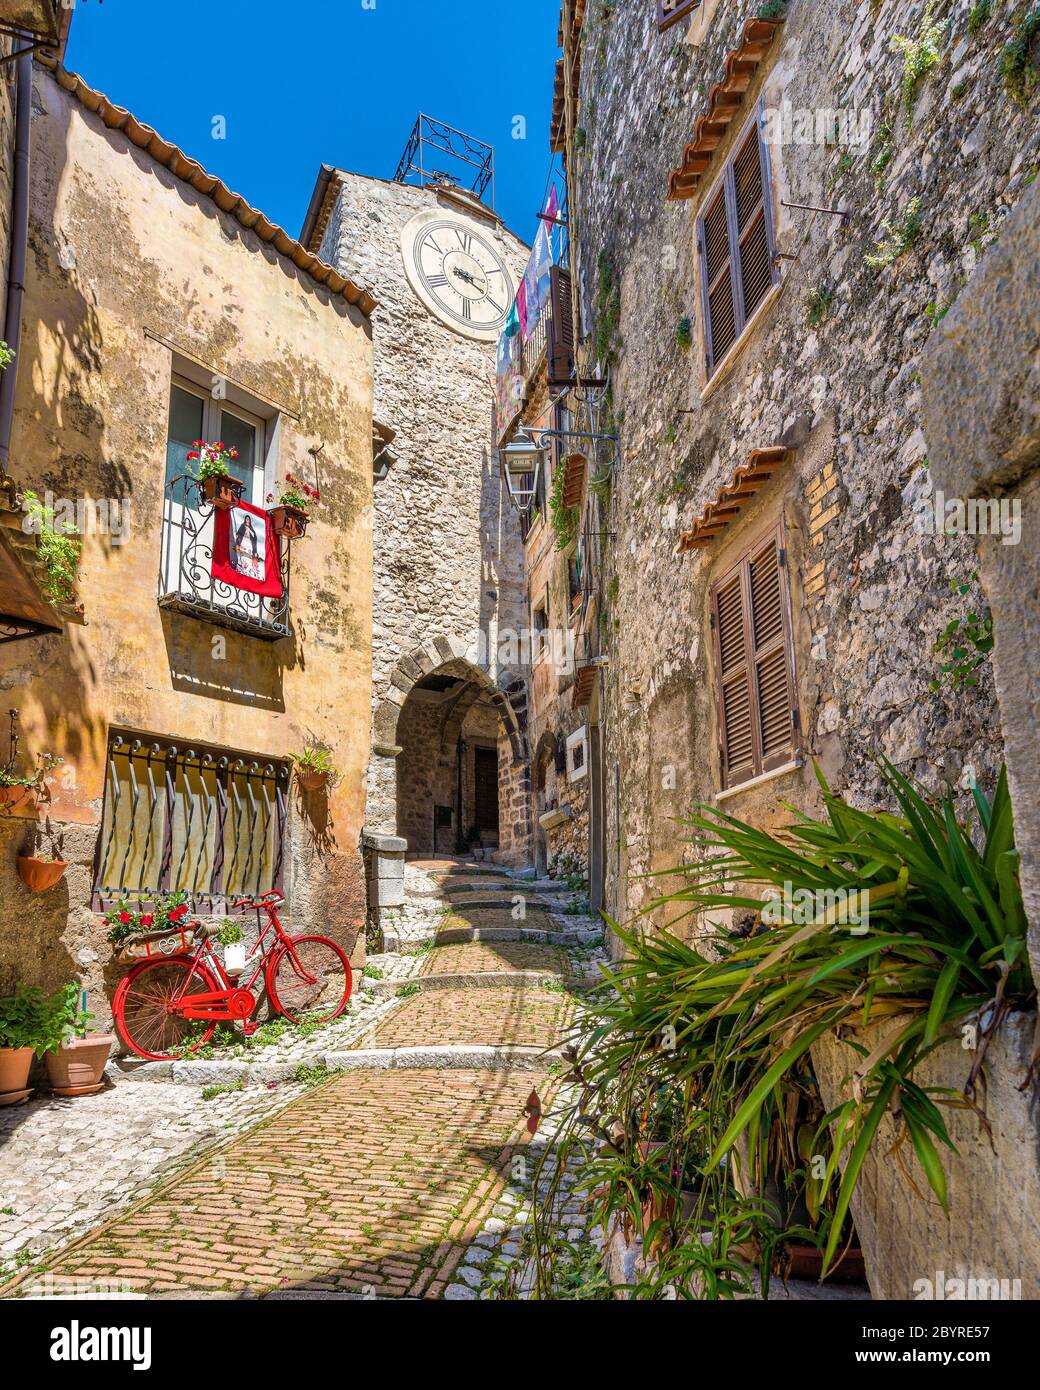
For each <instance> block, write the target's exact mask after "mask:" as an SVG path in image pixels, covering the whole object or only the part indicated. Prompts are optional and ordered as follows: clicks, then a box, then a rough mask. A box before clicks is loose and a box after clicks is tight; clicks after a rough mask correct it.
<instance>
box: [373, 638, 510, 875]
mask: <svg viewBox="0 0 1040 1390" xmlns="http://www.w3.org/2000/svg"><path fill="white" fill-rule="evenodd" d="M504 680H505V687H504V688H501V687H500V686H499V685H497V684H496V683H495V680H494V679H493V678H492V676H491V674H490V671H489V668H488V666H487V665H486V664H482V663H479V662H475V661H473V660H472V659H471V653H470V644H469V643H468V642H464V641H462V640H461V639H459V638H455V637H449V638H446V637H434V638H431V639H430V640H429V641H428V642H426V643H424V644H423V646H422V647H419V648H416V650H415V651H413V652H411V653H409V655H408V656H405V657H402V658H401V660H400V661H399V662H398V663H397V666H396V667H395V669H394V671H393V673H392V675H391V678H390V685H389V687H388V689H387V690H386V692H385V694H384V695H383V696H382V698H381V699H379V700H378V701H377V704H376V709H375V715H374V721H373V760H372V766H371V769H370V775H369V787H368V824H369V834H370V835H371V834H372V833H378V834H380V835H381V836H382V837H384V838H385V837H393V838H394V839H395V843H396V845H399V846H400V848H401V850H402V851H403V850H404V847H405V842H408V844H407V849H408V853H410V854H419V855H422V854H425V853H431V852H432V853H440V854H444V853H453V852H455V850H456V846H457V844H458V843H459V842H460V837H461V838H462V839H464V838H465V836H466V835H467V833H468V832H469V831H470V828H471V827H470V826H468V825H463V824H462V821H463V819H464V818H465V814H466V812H467V809H468V807H469V806H470V805H471V804H472V798H468V797H467V785H468V783H467V779H468V778H470V777H471V776H472V775H473V774H472V769H471V766H470V760H469V759H470V753H471V752H472V750H473V749H476V748H481V747H483V748H485V749H487V748H488V746H489V745H490V746H494V745H495V743H496V742H497V744H498V747H499V756H498V772H499V808H498V809H499V817H498V820H499V830H498V835H499V843H498V845H497V847H496V846H494V845H493V844H489V846H488V848H489V853H490V854H491V856H493V857H494V858H495V860H496V861H497V862H505V863H513V864H526V863H528V862H529V860H530V769H529V761H528V748H527V686H526V682H525V681H524V680H523V679H522V678H520V677H519V676H516V677H513V676H511V675H510V674H509V673H506V675H505V677H504ZM413 695H414V698H413ZM410 699H411V704H409V700H410ZM419 706H423V707H424V710H423V713H422V715H421V717H420V716H418V715H416V710H417V709H418V707H419ZM489 720H493V721H494V723H495V724H496V725H497V729H498V731H499V737H498V739H497V740H496V739H495V738H494V737H493V736H492V735H491V734H490V733H489ZM417 722H418V723H419V724H421V725H423V728H421V729H420V728H417V727H416V724H417ZM424 739H425V743H423V740H424ZM420 744H422V752H421V753H420V751H419V745H420ZM406 745H407V746H406ZM462 745H465V755H466V759H467V761H466V763H465V765H464V766H463V767H462V768H461V769H460V767H459V766H458V758H459V756H460V754H459V749H460V746H462ZM419 756H421V757H423V758H424V759H425V760H426V763H427V766H426V768H425V769H424V770H423V772H422V775H421V776H419V775H418V774H417V772H416V768H415V766H414V763H415V760H416V758H417V757H419ZM453 759H454V760H455V766H454V776H455V783H454V787H453V786H452V785H451V781H450V778H451V774H452V760H453ZM460 777H461V779H462V781H463V783H464V785H463V786H462V788H461V791H460V786H459V779H460ZM449 792H450V793H451V795H450V796H449ZM402 794H403V795H404V796H405V797H406V798H407V799H408V805H407V806H406V805H404V804H402ZM423 797H425V798H426V803H425V804H421V803H422V798H423ZM449 805H450V806H451V807H452V808H453V816H452V824H451V827H450V830H449V827H448V825H447V824H446V823H445V822H446V820H447V814H446V808H447V807H448V806H449ZM438 806H439V807H440V808H441V810H440V813H439V814H440V816H441V820H442V824H441V826H440V831H441V833H440V834H438V828H437V818H438V810H437V807H438ZM406 830H407V831H408V832H410V833H405V831H406ZM445 832H446V833H445ZM488 838H490V837H488Z"/></svg>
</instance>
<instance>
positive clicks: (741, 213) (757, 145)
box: [733, 123, 773, 323]
mask: <svg viewBox="0 0 1040 1390" xmlns="http://www.w3.org/2000/svg"><path fill="white" fill-rule="evenodd" d="M761 143H762V142H761V138H760V136H759V133H758V125H757V123H756V125H755V127H754V129H753V130H752V131H751V134H750V135H749V136H748V138H747V140H746V141H745V142H744V144H743V146H742V148H741V149H740V151H739V153H738V154H737V157H736V159H735V160H734V161H733V193H734V202H735V204H736V212H737V231H738V234H739V237H740V248H739V253H738V254H739V259H740V278H741V292H742V296H743V317H744V322H745V323H746V322H747V320H748V319H749V318H750V317H751V315H752V314H753V313H754V312H755V310H756V309H757V308H758V306H759V304H761V303H762V300H763V299H765V297H766V295H767V294H768V292H769V290H770V287H771V286H772V284H773V251H772V246H771V238H770V236H769V226H768V223H767V221H766V208H765V197H764V192H765V188H764V184H763V180H762V149H761Z"/></svg>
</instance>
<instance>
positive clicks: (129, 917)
mask: <svg viewBox="0 0 1040 1390" xmlns="http://www.w3.org/2000/svg"><path fill="white" fill-rule="evenodd" d="M119 920H120V921H121V922H122V924H123V926H124V927H125V926H127V925H128V924H129V923H130V922H132V921H133V920H134V914H133V913H132V912H121V913H120V914H119Z"/></svg>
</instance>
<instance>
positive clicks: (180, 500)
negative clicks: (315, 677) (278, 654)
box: [158, 474, 292, 642]
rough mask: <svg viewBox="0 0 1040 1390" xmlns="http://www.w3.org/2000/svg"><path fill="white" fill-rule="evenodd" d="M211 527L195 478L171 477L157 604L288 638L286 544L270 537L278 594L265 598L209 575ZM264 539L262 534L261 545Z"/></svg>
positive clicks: (210, 511) (210, 510) (272, 638)
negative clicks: (279, 584)
mask: <svg viewBox="0 0 1040 1390" xmlns="http://www.w3.org/2000/svg"><path fill="white" fill-rule="evenodd" d="M215 526H216V508H215V507H214V506H213V504H212V503H211V502H208V501H207V500H206V499H205V498H204V496H203V495H202V493H201V491H200V488H199V485H198V483H197V482H196V481H195V479H194V478H192V477H190V476H188V475H187V474H184V475H182V476H181V477H178V478H174V479H173V480H172V481H171V482H170V483H169V484H168V485H167V488H166V496H165V498H164V501H163V524H162V551H161V556H160V561H159V586H158V587H159V595H158V601H159V607H160V608H163V609H168V610H172V611H173V612H177V613H186V614H188V615H189V616H190V617H194V618H202V619H203V620H204V621H206V622H210V623H214V624H216V625H217V626H218V627H227V628H231V629H233V630H234V631H236V632H245V633H249V634H250V635H251V636H253V637H259V638H260V639H261V640H263V641H267V642H276V641H278V639H279V638H281V637H288V636H289V568H290V558H289V557H290V551H291V549H292V547H291V546H290V545H289V544H288V543H287V542H285V541H284V540H279V539H278V538H277V537H274V536H271V537H270V541H271V543H272V544H274V545H277V546H279V554H278V567H279V570H280V573H281V579H282V592H281V595H280V596H279V597H277V598H265V597H263V596H261V595H260V594H254V593H250V592H249V591H248V590H246V589H240V588H238V587H236V586H235V585H234V584H231V583H228V582H227V581H225V580H223V579H220V578H216V577H215V576H214V573H213V545H214V535H215ZM267 539H268V537H267V535H265V536H264V538H263V541H264V543H265V544H266V543H267Z"/></svg>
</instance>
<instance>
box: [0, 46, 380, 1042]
mask: <svg viewBox="0 0 1040 1390" xmlns="http://www.w3.org/2000/svg"><path fill="white" fill-rule="evenodd" d="M33 169H34V173H33V192H32V207H31V227H30V253H29V271H28V285H27V296H26V318H25V328H24V332H23V339H22V351H21V357H20V371H19V376H18V395H17V402H16V415H15V428H14V440H13V448H12V472H13V475H14V477H15V479H16V481H17V483H18V484H19V486H21V487H32V488H34V489H35V490H36V491H37V492H38V493H39V494H41V495H42V494H44V493H45V492H46V490H48V489H51V490H53V493H54V494H55V496H56V497H57V498H59V499H60V498H68V499H73V500H75V499H80V498H88V499H95V500H96V499H102V500H104V499H111V498H114V499H119V500H122V501H126V502H128V503H129V507H130V518H131V522H130V532H129V537H128V540H127V543H126V544H123V545H117V544H115V543H114V538H113V536H112V535H111V534H108V533H106V532H104V531H101V530H93V532H92V533H91V534H87V535H86V536H85V537H84V538H83V553H82V559H81V564H80V572H79V582H78V593H79V597H80V599H81V600H82V602H83V604H84V613H83V622H82V624H71V625H70V626H69V627H68V629H67V630H66V631H65V632H64V633H62V634H60V635H56V636H49V637H43V638H35V639H32V640H30V641H22V642H18V643H13V644H10V645H6V646H4V647H2V648H0V691H2V696H3V700H2V703H3V707H4V709H5V710H7V709H8V708H10V707H16V708H18V709H19V710H20V712H21V732H22V748H21V754H20V759H19V771H23V770H25V769H26V768H28V767H30V766H31V765H32V762H33V759H34V758H35V756H36V755H37V754H39V753H40V752H42V751H49V752H52V753H55V754H57V755H59V756H61V757H63V758H64V759H65V764H64V766H63V767H62V768H61V769H60V770H59V772H58V773H57V774H56V775H55V776H53V777H52V778H51V779H50V782H49V793H50V800H49V802H46V803H45V804H44V805H43V806H42V808H41V810H40V815H39V819H36V817H35V815H34V814H29V813H28V811H27V808H26V807H25V806H23V807H20V808H19V809H18V811H17V814H16V815H15V816H14V817H5V818H3V819H2V820H0V975H2V977H3V978H2V980H0V988H5V987H7V986H9V984H10V983H11V982H12V979H17V978H21V979H22V980H23V981H24V982H26V983H34V982H35V983H39V984H41V985H43V986H45V987H47V988H54V987H55V986H56V985H57V984H59V983H61V982H62V981H64V980H68V979H71V978H73V977H76V976H79V977H81V978H82V979H83V980H84V982H85V984H86V985H87V988H88V992H89V995H90V1000H91V1007H92V1009H93V1011H94V1013H95V1014H96V1015H97V1016H98V1017H99V1019H100V1020H101V1021H102V1022H104V1021H105V1015H106V1002H105V1001H106V1000H107V999H108V998H109V997H110V996H111V993H112V990H113V989H114V987H115V985H116V983H117V982H118V979H119V978H120V975H121V973H122V972H121V969H120V967H119V966H118V965H117V964H116V963H115V962H114V960H113V959H112V953H111V948H110V947H109V945H108V942H107V940H106V932H107V928H105V927H104V925H103V923H101V922H100V920H99V919H98V917H97V916H96V915H95V914H94V913H93V912H92V910H91V889H92V885H93V876H94V868H95V854H96V851H97V845H98V838H99V825H100V818H101V813H102V803H103V793H104V790H105V776H106V765H107V747H108V736H109V729H110V728H111V727H116V728H121V729H127V730H131V731H140V732H141V733H142V734H143V735H145V736H147V735H152V736H156V737H164V738H169V739H172V740H174V741H176V742H178V743H181V742H182V741H183V743H185V744H187V745H188V746H192V745H197V746H199V747H200V748H204V749H212V748H216V749H218V750H219V749H221V748H230V749H234V750H240V751H242V752H244V753H247V754H251V755H252V756H253V757H255V758H256V759H257V760H258V761H266V760H268V759H272V758H280V759H284V758H286V757H288V756H289V755H290V754H291V753H292V752H294V751H299V750H301V749H302V747H303V746H304V745H306V744H307V743H313V742H317V743H322V744H324V745H325V746H327V747H328V748H329V749H330V750H331V752H332V757H333V760H334V762H335V764H336V765H337V767H338V769H339V771H340V774H341V776H340V779H339V781H338V783H337V784H336V785H335V787H334V789H333V790H332V792H331V793H330V794H329V796H328V798H327V800H326V799H324V798H322V797H320V796H319V797H315V796H313V795H309V796H306V797H304V796H302V795H299V794H298V793H297V792H296V790H295V789H294V790H293V791H292V792H291V794H290V798H289V808H288V841H287V863H286V865H285V886H286V891H287V894H288V898H289V912H288V915H287V921H288V922H289V923H291V924H292V925H293V926H296V927H300V926H306V927H307V928H308V929H315V930H320V931H328V932H329V933H330V934H332V935H334V936H335V937H337V938H338V939H340V940H341V941H342V942H344V943H345V944H346V945H347V947H348V948H350V949H352V950H355V949H356V954H355V960H356V961H359V962H360V961H363V950H364V937H363V935H361V936H360V938H359V935H358V934H359V931H360V929H361V927H362V926H363V923H364V920H365V891H364V881H363V866H362V860H361V848H360V840H361V831H362V826H363V815H364V773H365V768H366V767H367V762H368V744H369V740H368V713H369V706H370V692H371V656H370V631H371V621H372V606H371V605H372V598H371V595H372V572H371V541H370V513H371V497H372V444H371V440H372V406H371V399H372V396H371V393H372V376H371V372H372V365H371V351H372V350H371V337H370V325H369V324H368V321H367V320H365V319H364V318H363V317H362V315H361V314H360V312H359V311H357V310H355V309H353V308H351V307H350V306H349V305H348V304H347V303H346V301H345V300H344V299H343V298H342V297H339V296H332V295H330V294H329V292H328V291H326V290H325V289H323V288H322V287H321V286H320V285H318V284H317V282H316V281H314V280H312V279H311V278H309V277H307V276H305V275H304V274H303V273H302V272H301V271H299V270H298V269H297V268H296V267H295V266H294V265H293V264H292V263H291V261H289V260H288V259H285V258H282V257H280V256H278V255H277V254H276V253H275V252H274V251H273V250H272V249H271V247H270V246H268V245H266V244H265V243H262V242H261V241H260V240H259V238H258V237H256V236H255V235H254V234H253V233H252V232H249V231H247V230H246V229H245V228H243V227H242V226H241V224H239V223H238V222H237V221H236V220H235V219H234V218H232V217H230V216H228V215H226V214H223V213H221V212H220V211H218V209H217V207H216V205H215V204H214V203H213V202H212V201H210V200H208V199H206V198H204V197H202V196H201V195H200V194H198V193H196V192H195V191H194V190H193V189H192V188H191V187H190V186H189V185H187V184H185V183H182V182H180V181H178V180H177V179H175V178H174V177H173V175H172V174H171V173H170V172H169V171H168V170H166V169H165V168H163V167H161V166H159V165H158V164H156V163H155V162H154V161H153V160H152V159H151V158H150V157H149V156H148V155H147V154H145V153H144V152H142V151H141V150H139V149H138V148H137V147H136V146H134V145H132V144H131V143H130V141H129V140H128V139H127V138H126V137H125V136H124V135H122V134H120V133H118V132H113V131H109V130H108V129H107V128H106V127H105V126H104V125H103V124H102V122H101V121H100V120H99V119H98V118H97V117H96V116H94V115H92V114H90V113H88V112H87V111H86V110H85V109H84V108H83V107H82V106H81V105H80V104H79V103H78V102H76V101H75V100H74V99H73V98H72V97H71V96H70V95H69V94H67V93H66V92H64V91H63V90H61V89H60V88H59V87H58V85H57V83H56V82H55V81H54V79H53V78H52V77H51V76H50V75H49V74H48V73H46V72H44V71H42V70H40V71H37V73H36V91H35V101H34V121H33ZM178 354H179V355H180V357H178ZM182 359H183V360H184V361H187V362H190V363H195V364H198V365H199V366H200V367H201V368H203V369H204V370H205V371H206V372H207V373H213V374H216V375H218V376H220V377H223V378H224V379H225V380H226V381H227V382H228V383H229V391H231V390H234V389H238V388H241V389H242V390H243V391H244V392H246V393H248V394H249V395H250V396H251V397H255V398H257V399H258V400H259V401H261V402H268V403H270V404H271V406H272V408H273V409H274V410H275V412H276V414H277V415H278V421H279V423H278V460H277V464H278V467H277V475H278V478H279V479H280V478H282V477H284V473H285V471H286V470H295V471H297V472H298V473H300V474H302V475H303V476H305V477H309V476H311V473H310V470H311V469H312V468H313V461H312V458H311V455H310V453H309V450H310V449H312V448H317V447H318V446H319V445H322V444H323V445H324V449H323V451H322V494H323V500H322V504H321V507H320V509H319V510H318V511H317V512H316V514H315V516H314V517H313V518H312V521H311V525H310V529H309V532H308V535H307V537H306V539H305V540H303V541H300V542H297V543H295V545H294V550H293V555H292V576H291V622H292V635H291V636H290V637H289V638H287V639H283V640H281V641H278V642H273V643H267V642H262V641H259V640H257V639H256V638H255V637H253V636H246V635H243V634H240V633H237V632H232V631H226V630H224V629H219V628H216V627H214V626H213V625H212V624H210V623H208V622H206V621H201V620H199V619H198V618H195V617H189V616H185V615H181V614H176V613H168V612H161V611H160V610H159V608H158V607H157V604H156V592H157V576H158V573H159V568H160V544H161V529H162V515H163V492H164V479H165V471H166V444H167V428H168V420H169V405H170V379H171V372H172V371H173V369H174V366H175V361H176V360H182ZM267 481H268V482H269V484H270V485H271V486H273V485H274V484H275V481H276V479H275V477H274V476H273V465H272V476H271V477H270V478H269V479H268V480H267ZM15 524H17V518H16V519H15ZM33 844H35V845H37V846H39V847H40V848H41V849H43V850H47V851H53V852H55V853H57V854H59V855H63V856H64V857H65V858H66V859H68V860H69V862H70V868H69V870H68V873H67V874H66V876H65V877H64V878H63V879H62V881H61V882H60V884H59V885H58V886H57V887H55V888H53V889H51V890H50V891H49V892H48V893H47V894H46V895H43V896H35V895H32V894H30V893H29V891H28V890H27V889H26V888H25V887H24V885H23V884H22V883H21V881H20V880H19V878H18V877H17V874H16V871H15V858H16V855H17V854H18V853H20V852H23V851H24V849H25V848H26V847H27V846H29V845H33Z"/></svg>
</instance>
